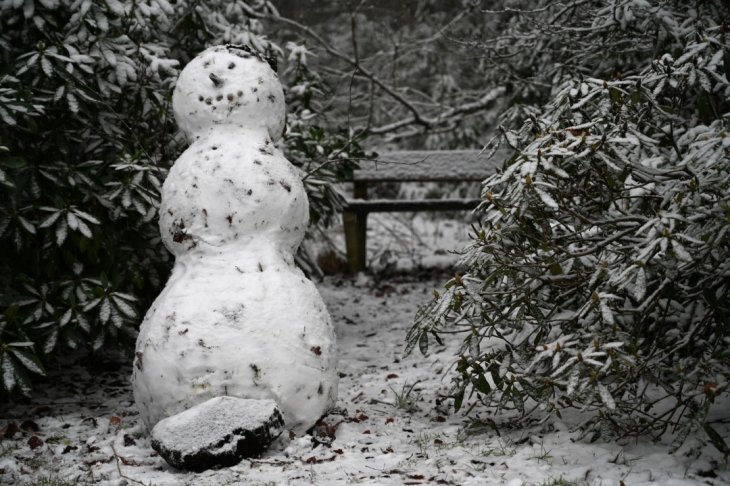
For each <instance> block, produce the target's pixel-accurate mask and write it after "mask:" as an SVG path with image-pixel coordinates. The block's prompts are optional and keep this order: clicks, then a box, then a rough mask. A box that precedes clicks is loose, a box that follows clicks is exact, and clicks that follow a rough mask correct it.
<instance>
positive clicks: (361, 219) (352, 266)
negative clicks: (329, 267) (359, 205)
mask: <svg viewBox="0 0 730 486" xmlns="http://www.w3.org/2000/svg"><path fill="white" fill-rule="evenodd" d="M367 221H368V215H367V213H351V212H347V211H345V212H343V213H342V222H343V225H344V227H345V247H346V248H347V266H348V268H349V270H350V272H352V273H355V272H362V271H365V268H366V266H367V229H368V225H367Z"/></svg>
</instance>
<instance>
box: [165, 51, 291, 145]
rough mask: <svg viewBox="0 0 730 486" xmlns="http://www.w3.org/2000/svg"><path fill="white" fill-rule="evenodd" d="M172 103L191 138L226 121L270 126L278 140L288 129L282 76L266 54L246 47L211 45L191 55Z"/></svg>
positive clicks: (243, 125)
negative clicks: (285, 121) (286, 126)
mask: <svg viewBox="0 0 730 486" xmlns="http://www.w3.org/2000/svg"><path fill="white" fill-rule="evenodd" d="M172 108H173V110H174V112H175V119H176V120H177V124H178V126H179V127H180V129H181V130H182V131H183V132H185V134H186V135H187V137H188V139H190V140H191V141H194V140H196V139H198V138H199V137H201V136H202V135H203V134H205V133H207V132H209V131H210V130H211V129H214V128H215V127H216V126H222V125H223V126H234V127H240V128H242V129H247V130H266V132H267V133H268V136H269V137H270V138H271V139H272V140H274V141H276V140H277V139H279V138H280V137H281V134H282V132H283V130H284V116H285V106H284V92H283V90H282V88H281V83H280V82H279V78H278V77H277V75H276V73H275V72H274V71H273V70H272V69H271V67H270V66H269V64H268V63H267V62H266V61H265V60H264V59H262V58H261V57H260V56H258V55H256V54H254V53H252V52H250V51H249V50H247V49H245V48H243V47H237V46H230V45H229V46H215V47H211V48H208V49H206V50H205V51H203V52H202V53H200V54H199V55H198V56H197V57H196V58H195V59H193V60H192V61H190V63H188V65H187V66H185V69H183V70H182V72H181V73H180V77H179V78H178V80H177V84H176V85H175V91H174V93H173V95H172Z"/></svg>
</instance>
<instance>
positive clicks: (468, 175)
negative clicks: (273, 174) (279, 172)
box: [342, 150, 503, 272]
mask: <svg viewBox="0 0 730 486" xmlns="http://www.w3.org/2000/svg"><path fill="white" fill-rule="evenodd" d="M487 155H488V154H486V153H484V154H481V155H480V152H479V151H478V150H448V151H447V150H443V151H402V152H388V153H384V154H382V155H380V156H379V157H378V159H377V160H370V161H363V162H361V164H360V167H361V168H360V169H359V170H356V171H354V173H353V178H352V180H353V183H354V190H353V196H354V198H353V199H347V200H346V204H345V207H344V208H343V213H342V219H343V223H344V227H345V246H346V248H347V264H348V268H349V270H350V271H351V272H359V271H363V270H365V268H366V266H367V260H366V258H367V217H368V213H374V212H399V211H459V210H471V209H474V208H475V207H477V205H478V204H479V203H480V202H481V199H478V198H477V199H422V200H402V199H400V200H395V199H368V185H369V184H375V183H380V182H452V183H453V182H464V181H472V182H475V181H476V182H481V181H483V180H484V179H486V178H487V177H488V176H490V175H492V174H494V173H495V171H496V169H497V167H498V165H500V164H501V161H502V160H503V157H499V156H497V155H494V156H492V157H491V158H489V159H487Z"/></svg>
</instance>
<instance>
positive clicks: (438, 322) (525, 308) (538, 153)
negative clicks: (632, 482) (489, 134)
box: [408, 0, 730, 453]
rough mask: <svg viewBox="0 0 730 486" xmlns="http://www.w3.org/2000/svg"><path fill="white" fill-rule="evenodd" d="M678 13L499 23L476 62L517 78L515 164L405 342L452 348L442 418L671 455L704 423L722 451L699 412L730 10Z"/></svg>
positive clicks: (719, 251) (727, 328) (726, 181)
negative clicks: (579, 422)
mask: <svg viewBox="0 0 730 486" xmlns="http://www.w3.org/2000/svg"><path fill="white" fill-rule="evenodd" d="M523 3H524V4H527V3H528V2H523ZM691 4H692V5H691V6H688V5H687V4H686V2H684V1H679V0H670V1H647V0H612V1H609V2H605V1H578V2H567V3H561V4H559V5H558V4H556V3H555V2H549V1H543V2H539V4H536V3H535V2H529V5H530V7H531V8H534V9H533V10H531V11H529V12H526V11H519V10H517V9H511V10H509V11H504V12H502V13H501V15H505V16H507V17H509V18H510V20H509V21H508V22H506V24H505V25H507V27H505V31H504V32H503V36H502V37H501V38H499V39H497V40H495V41H492V43H491V44H489V46H491V47H495V43H501V44H503V45H504V46H506V45H507V44H508V43H509V42H510V39H512V40H514V41H515V43H514V44H510V45H509V49H510V51H511V52H514V53H517V54H518V55H516V56H514V57H515V60H514V62H515V65H524V66H525V69H526V71H525V72H524V73H523V76H524V78H523V82H522V84H521V85H519V86H521V88H520V89H522V90H523V92H524V93H525V95H526V96H525V101H524V102H522V103H517V104H516V105H515V106H513V107H511V108H510V109H509V110H507V111H506V112H505V113H503V115H502V118H501V120H502V123H503V125H502V127H501V129H502V134H501V137H500V138H499V139H498V140H495V141H494V143H495V144H498V143H504V144H507V145H509V146H510V147H511V148H512V149H514V155H513V156H512V157H511V158H510V159H509V160H507V161H505V163H504V166H503V169H502V170H501V171H500V172H499V173H498V174H496V175H494V176H492V177H490V178H489V179H487V180H486V181H485V182H484V187H483V197H484V201H483V202H482V204H481V205H480V207H479V208H478V209H477V214H478V215H479V216H480V221H481V224H480V225H476V226H475V227H474V232H473V243H472V244H470V246H469V247H468V248H466V249H465V251H464V254H463V264H464V267H465V271H464V273H463V275H458V274H457V275H455V276H454V278H452V279H451V280H449V282H447V283H446V289H445V290H444V291H443V292H442V293H439V292H438V291H435V292H434V293H435V298H434V299H433V301H431V302H430V303H428V304H426V305H424V306H423V307H422V308H421V309H420V311H419V313H418V315H417V318H416V322H415V325H414V327H413V328H412V329H411V331H410V333H409V336H408V340H409V346H410V347H411V349H413V348H414V347H420V349H421V351H422V352H424V353H425V352H427V349H428V345H429V342H430V341H431V340H432V339H436V340H440V339H441V338H442V336H443V335H444V334H449V333H461V334H463V336H464V340H463V345H462V347H461V351H460V355H459V357H458V360H457V363H456V370H457V373H456V377H455V380H454V384H453V389H452V396H453V398H454V405H455V408H456V409H457V410H458V409H459V408H461V407H462V406H463V404H464V403H466V402H472V404H475V403H483V404H485V405H489V406H494V407H496V409H497V410H499V411H505V410H513V411H517V412H518V415H519V416H521V417H523V418H524V417H531V416H535V415H539V414H544V413H554V414H556V415H558V416H559V415H560V414H561V412H562V411H564V410H566V409H577V410H580V411H582V412H584V413H586V414H587V417H588V418H587V420H586V422H585V423H584V424H583V425H584V426H585V428H584V430H585V431H586V433H590V434H592V437H593V438H594V439H596V438H599V437H604V438H608V437H611V436H615V435H622V436H625V435H640V434H652V435H655V436H661V435H662V434H663V433H665V432H666V431H668V430H670V431H672V432H674V433H676V435H675V443H674V444H675V447H676V446H679V445H680V444H681V443H682V442H683V441H684V439H685V438H686V437H687V434H688V433H690V432H692V431H694V430H697V429H698V428H702V427H704V429H705V431H706V433H707V436H708V438H709V439H710V441H712V442H713V444H715V445H716V446H717V447H718V448H719V449H720V450H722V451H724V452H726V453H727V452H728V447H727V445H726V444H725V442H724V441H723V439H722V438H721V437H720V436H719V434H717V433H716V432H715V431H714V429H713V428H712V426H711V424H710V423H708V421H707V416H708V413H709V411H710V410H711V408H712V406H713V403H715V401H716V400H717V398H718V397H719V396H720V395H726V394H727V392H728V379H729V378H730V348H729V347H728V344H730V234H729V232H728V230H730V83H729V82H728V79H729V78H730V50H729V46H730V32H729V31H728V27H729V22H730V5H728V4H727V3H726V2H723V1H721V0H707V1H697V2H691ZM566 5H567V6H566ZM543 34H544V35H543ZM491 47H490V48H491ZM485 48H486V47H485ZM505 48H507V47H505ZM521 49H523V50H521ZM497 50H499V49H497ZM525 59H529V62H527V61H525ZM528 71H529V72H528ZM516 82H517V81H516ZM546 86H552V88H550V89H549V90H547V91H545V87H546ZM541 90H542V94H541ZM528 95H529V96H528ZM540 100H543V102H542V103H540Z"/></svg>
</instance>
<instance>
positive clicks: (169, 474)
mask: <svg viewBox="0 0 730 486" xmlns="http://www.w3.org/2000/svg"><path fill="white" fill-rule="evenodd" d="M446 277H447V275H445V274H439V273H417V272H413V273H410V274H407V275H402V276H394V277H390V278H389V279H388V280H380V279H378V278H375V277H371V276H366V275H362V274H361V275H358V276H355V277H352V278H344V277H327V278H326V279H325V281H324V282H321V283H319V284H318V287H319V290H320V292H321V294H322V296H323V298H324V300H325V302H326V303H327V306H328V308H329V309H330V312H331V314H332V317H333V322H334V324H335V327H336V332H337V337H338V339H339V342H338V348H339V349H338V351H339V364H338V372H339V373H340V375H341V379H340V395H339V402H338V406H339V407H342V408H344V409H346V410H347V415H338V414H335V413H333V414H330V415H329V416H328V417H327V418H326V419H325V420H326V422H327V423H328V424H330V426H331V428H335V427H336V429H335V431H334V435H335V436H336V438H335V439H334V440H331V439H327V438H326V437H320V440H319V441H317V442H314V443H313V441H312V438H311V437H309V436H297V437H294V438H293V439H290V438H289V436H288V435H287V434H283V435H282V436H281V437H280V439H278V440H277V441H275V442H274V444H273V445H272V447H271V449H270V450H269V451H268V452H267V453H266V454H265V455H264V456H263V457H261V458H258V459H244V460H243V461H242V462H241V463H240V464H238V465H236V466H234V467H230V468H226V469H221V470H216V471H206V472H203V473H182V472H179V471H176V470H174V469H172V468H170V467H169V466H167V464H166V463H165V462H164V461H163V460H162V459H161V458H160V457H158V456H157V455H156V454H155V453H154V451H153V450H152V449H151V447H150V439H149V438H148V437H147V434H146V432H145V430H144V425H143V423H142V420H141V418H140V416H139V415H138V414H137V411H136V408H135V407H134V403H133V399H132V394H131V388H130V386H129V383H128V376H129V369H128V368H126V367H123V369H122V370H113V371H103V369H104V368H106V367H102V366H99V368H98V371H97V372H95V373H94V374H93V375H92V374H89V371H86V369H84V368H81V367H78V366H76V367H70V368H69V367H63V368H60V369H58V370H56V371H53V372H50V373H51V377H50V379H49V382H48V383H47V384H45V385H43V386H38V392H39V393H38V396H37V397H36V398H34V399H33V401H32V402H28V403H14V404H12V405H8V404H5V405H4V407H3V408H0V417H3V418H4V419H6V420H13V421H15V422H16V423H18V424H20V423H22V422H23V421H24V420H26V419H32V420H33V421H34V422H35V423H37V425H38V426H39V428H40V430H39V432H37V433H35V435H38V436H39V437H41V438H42V439H43V440H44V442H45V444H44V445H43V446H42V447H39V448H37V449H35V450H31V449H30V447H28V445H27V441H28V439H29V437H30V436H31V435H32V434H33V433H30V432H22V433H21V434H16V436H15V438H14V439H6V440H4V441H3V442H2V448H3V450H5V451H6V452H5V454H4V455H3V456H2V458H0V461H2V462H0V468H3V470H4V471H5V472H4V473H3V474H0V482H2V483H4V484H18V483H21V484H22V483H23V482H25V481H30V480H32V479H37V478H40V477H57V478H64V479H67V480H70V481H75V480H76V479H78V480H79V482H81V483H82V484H83V483H91V484H101V485H115V486H116V485H122V484H127V485H129V484H132V482H133V481H131V480H129V479H125V478H123V477H121V476H120V471H121V474H123V475H124V476H126V477H128V478H131V479H133V480H136V481H142V482H144V484H153V485H155V486H165V485H196V486H197V485H202V486H207V485H210V486H214V485H219V484H266V483H274V484H290V485H306V484H316V485H339V484H350V483H360V484H370V485H390V484H393V485H400V484H404V483H412V484H452V485H500V484H514V485H542V484H550V481H554V480H558V479H560V478H563V479H564V480H566V481H573V482H574V483H575V484H578V485H584V484H587V485H618V484H619V481H623V482H624V484H626V485H631V486H640V485H649V484H653V485H662V486H663V485H678V486H680V485H681V486H690V485H700V484H710V485H722V484H730V470H729V469H728V464H727V462H726V461H725V460H724V459H723V458H722V456H721V455H720V454H719V453H718V452H717V451H716V450H715V449H713V448H712V447H711V446H709V445H708V446H702V445H701V443H700V442H699V439H698V438H692V437H691V438H690V439H689V440H688V442H687V443H686V444H685V446H683V447H682V449H680V450H679V451H678V452H677V453H676V454H668V453H667V450H668V443H669V442H670V438H667V439H666V440H663V441H660V442H652V441H650V440H648V439H640V440H636V441H635V440H626V441H619V442H609V443H605V442H600V441H599V442H595V443H589V442H588V441H587V440H585V439H580V438H579V435H578V434H577V433H576V432H571V427H572V425H573V424H574V423H575V417H571V416H570V415H568V414H565V415H564V419H565V421H560V420H548V421H546V422H544V423H542V424H540V423H535V424H533V425H531V426H528V427H525V428H519V427H515V424H514V422H512V421H511V420H510V418H509V417H503V416H495V415H493V414H492V413H489V411H488V410H480V409H479V408H476V409H474V410H473V411H472V413H471V414H470V415H469V416H464V415H463V413H459V414H456V415H452V414H450V413H449V412H450V408H449V406H450V404H449V400H448V399H445V398H444V394H445V393H446V391H447V390H448V386H449V373H451V370H450V364H451V363H452V361H453V359H454V356H455V353H456V349H457V346H458V341H459V339H458V338H452V339H447V340H446V341H445V343H444V346H437V345H433V346H432V348H431V351H430V353H431V354H429V356H428V357H426V358H424V357H421V356H420V355H419V354H413V355H410V356H407V357H406V356H403V348H404V344H403V341H404V337H405V333H406V330H407V329H408V328H409V326H410V324H411V322H412V319H413V315H414V313H415V310H416V308H417V306H418V305H420V304H422V303H423V302H424V300H425V299H428V298H429V296H430V294H431V291H432V289H434V288H441V284H442V282H444V280H445V278H446ZM416 353H417V352H416ZM124 363H126V362H124ZM102 364H103V363H102ZM293 368H294V367H291V366H290V367H288V369H289V370H290V371H291V370H293ZM444 373H446V375H445V376H444ZM416 383H417V384H416ZM413 384H416V385H415V387H413V390H412V391H411V393H410V394H407V393H406V392H407V391H408V389H409V387H410V386H411V385H413ZM398 396H400V400H398ZM477 419H480V420H481V422H477V421H476V420H477ZM489 420H494V421H495V424H496V430H495V429H493V428H491V427H489V425H488V424H489ZM716 427H718V428H719V429H720V430H721V431H722V432H721V433H722V434H723V435H724V436H725V437H727V436H728V430H727V429H728V427H727V424H724V425H722V424H720V425H716ZM318 430H320V432H323V431H324V432H326V429H325V428H324V427H318ZM328 442H329V444H327V443H328ZM112 447H113V449H112ZM64 451H66V452H65V453H64ZM115 451H116V456H115ZM21 471H23V472H22V473H21Z"/></svg>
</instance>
